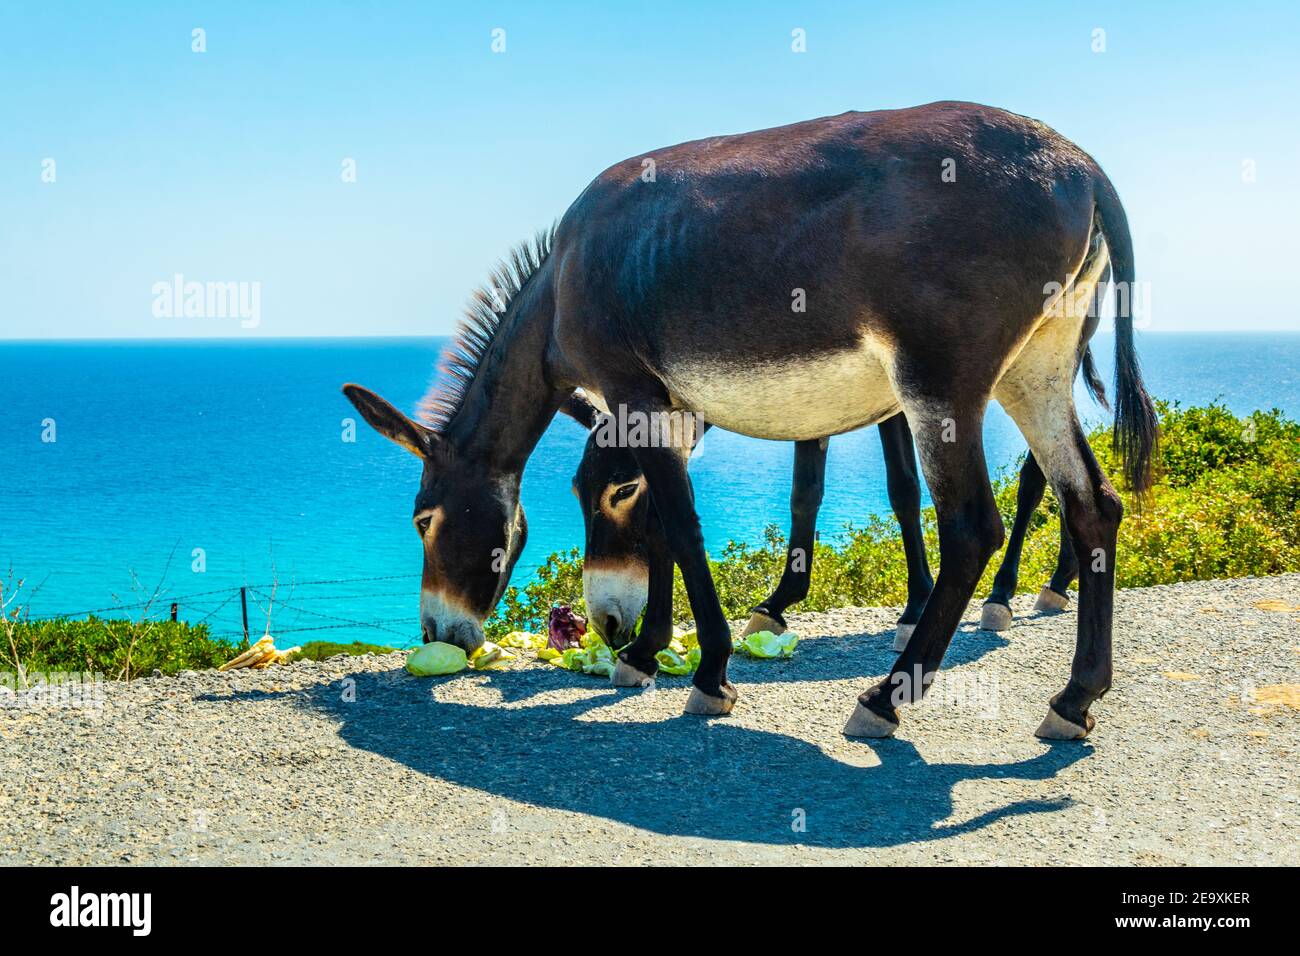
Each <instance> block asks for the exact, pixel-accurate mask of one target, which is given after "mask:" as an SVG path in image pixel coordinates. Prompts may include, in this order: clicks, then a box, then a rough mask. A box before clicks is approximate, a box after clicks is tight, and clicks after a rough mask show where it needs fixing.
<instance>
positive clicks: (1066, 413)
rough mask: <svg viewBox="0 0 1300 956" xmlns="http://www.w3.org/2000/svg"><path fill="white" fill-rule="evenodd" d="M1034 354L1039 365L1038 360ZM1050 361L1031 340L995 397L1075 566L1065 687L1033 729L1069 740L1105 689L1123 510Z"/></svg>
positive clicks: (1065, 382)
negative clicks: (1057, 514) (1046, 484)
mask: <svg viewBox="0 0 1300 956" xmlns="http://www.w3.org/2000/svg"><path fill="white" fill-rule="evenodd" d="M1044 338H1050V337H1048V336H1044ZM1035 352H1037V353H1038V357H1040V358H1041V359H1042V361H1041V362H1038V361H1036V358H1035V354H1034V353H1035ZM1050 356H1051V349H1050V346H1049V345H1048V343H1046V342H1044V343H1042V344H1041V345H1036V344H1035V343H1034V342H1031V343H1030V344H1029V345H1028V346H1027V347H1026V349H1025V352H1024V353H1022V358H1021V360H1020V361H1018V362H1017V365H1016V366H1015V367H1013V368H1012V369H1011V370H1010V371H1009V372H1008V374H1007V375H1006V377H1005V378H1004V379H1003V381H1002V382H1001V383H999V385H998V392H997V398H998V401H999V402H1001V403H1002V405H1003V407H1004V408H1005V409H1006V410H1007V412H1008V413H1009V414H1010V415H1011V417H1012V418H1013V419H1015V422H1016V424H1017V425H1018V426H1019V427H1020V430H1021V432H1023V433H1024V436H1025V439H1026V440H1027V441H1028V442H1029V447H1030V449H1032V450H1033V453H1034V457H1035V458H1036V459H1037V460H1038V463H1039V465H1040V466H1041V467H1042V469H1043V471H1044V473H1046V475H1047V477H1048V480H1050V481H1051V482H1052V487H1053V489H1054V490H1055V491H1056V496H1057V498H1058V499H1059V500H1060V502H1061V510H1062V515H1063V518H1062V520H1063V521H1064V523H1065V526H1066V528H1067V529H1068V533H1069V537H1070V538H1071V539H1072V541H1073V545H1074V552H1075V554H1076V555H1077V556H1078V559H1079V562H1080V565H1081V567H1080V576H1079V618H1078V631H1077V636H1076V639H1075V652H1074V663H1073V665H1072V667H1071V670H1070V681H1069V683H1068V684H1066V686H1065V689H1064V690H1063V691H1061V692H1060V693H1059V694H1057V695H1056V696H1055V697H1053V698H1052V701H1051V706H1050V707H1049V708H1048V711H1047V717H1046V718H1045V719H1044V720H1043V723H1042V725H1041V726H1040V727H1039V728H1038V731H1037V733H1038V736H1040V737H1048V738H1055V739H1070V738H1077V737H1084V736H1086V735H1087V734H1088V732H1089V731H1090V730H1092V728H1093V726H1094V724H1095V721H1094V719H1093V717H1092V716H1091V715H1090V714H1089V713H1088V708H1089V707H1090V706H1091V705H1092V703H1093V702H1094V701H1095V700H1097V699H1098V698H1099V697H1101V696H1102V695H1103V694H1105V693H1106V691H1107V690H1109V689H1110V682H1111V674H1112V662H1111V619H1112V614H1113V609H1114V596H1115V595H1114V591H1115V540H1116V537H1117V534H1118V531H1119V522H1120V518H1121V517H1122V516H1123V512H1124V507H1123V504H1122V503H1121V502H1120V499H1119V495H1117V494H1116V493H1115V489H1114V488H1112V487H1111V485H1110V482H1109V481H1107V480H1106V476H1105V475H1104V474H1102V471H1101V467H1100V466H1099V465H1098V464H1097V459H1096V457H1094V456H1093V454H1092V449H1091V448H1090V447H1088V441H1087V439H1086V438H1085V437H1084V434H1083V429H1082V427H1081V426H1080V425H1079V419H1078V417H1077V416H1076V415H1075V411H1074V400H1073V396H1072V395H1071V388H1070V383H1071V379H1072V375H1071V374H1070V373H1071V372H1072V371H1073V370H1072V369H1071V368H1070V367H1069V366H1068V365H1064V366H1062V367H1060V368H1058V369H1057V370H1056V372H1055V374H1052V373H1051V371H1050V369H1049V365H1050Z"/></svg>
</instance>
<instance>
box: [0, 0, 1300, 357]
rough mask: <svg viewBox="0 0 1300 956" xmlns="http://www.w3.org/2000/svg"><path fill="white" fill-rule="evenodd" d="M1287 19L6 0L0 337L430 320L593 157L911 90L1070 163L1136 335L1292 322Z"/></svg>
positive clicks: (883, 100) (1276, 14) (1033, 6)
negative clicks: (1110, 247)
mask: <svg viewBox="0 0 1300 956" xmlns="http://www.w3.org/2000/svg"><path fill="white" fill-rule="evenodd" d="M1298 9H1300V4H1296V3H1295V2H1294V0H1287V2H1281V0H1278V2H1269V3H1234V4H1197V3H1185V2H1180V3H1173V2H1170V3H1142V4H1134V3H1089V4H1081V3H1077V2H1072V3H1064V2H1062V3H1056V2H1034V3H1002V4H978V3H958V2H954V3H942V4H923V3H899V4H885V3H868V2H854V3H842V4H832V3H805V4H762V3H755V2H734V3H733V2H710V3H700V2H681V3H679V2H672V0H663V2H656V3H653V4H636V3H596V2H589V3H584V4H577V3H546V4H541V3H477V4H469V3H466V4H441V3H436V2H423V3H396V2H393V3H383V2H353V3H346V4H345V3H324V2H320V3H260V2H259V3H251V2H250V3H241V2H220V3H217V2H212V3H165V4H164V3H143V2H127V0H123V2H118V3H111V4H110V3H98V2H90V0H86V2H83V3H63V2H57V0H44V2H39V3H37V2H27V3H18V2H6V3H4V4H3V6H2V7H0V294H3V300H2V304H3V308H2V309H0V337H4V338H12V337H24V338H25V337H82V336H95V337H100V336H192V335H197V336H211V335H246V336H271V335H350V334H415V335H426V334H442V333H445V332H447V331H449V330H450V329H451V328H452V327H453V325H454V323H455V321H456V318H457V316H458V314H459V311H460V307H461V304H462V303H463V302H464V300H465V298H466V296H467V294H468V292H469V291H470V289H471V288H472V287H473V286H474V285H476V284H477V283H479V282H480V281H481V280H482V279H483V278H484V277H485V274H486V270H487V269H488V267H489V266H490V265H491V264H492V263H493V261H494V260H495V259H496V258H497V257H499V256H500V255H501V254H502V253H503V252H505V250H506V249H507V248H508V247H509V246H510V245H511V244H513V243H514V242H515V241H516V240H518V239H521V238H523V237H525V236H528V235H530V234H532V233H533V232H534V231H535V230H536V229H538V228H539V227H542V226H544V225H546V224H548V223H549V222H551V220H552V219H554V218H555V217H556V216H558V215H559V214H561V213H562V212H563V211H564V209H565V208H566V207H567V206H568V204H569V203H570V202H571V201H572V200H573V198H574V197H575V196H576V195H577V194H578V193H579V192H580V191H581V189H582V188H583V186H584V185H585V184H586V183H587V182H588V181H589V180H590V179H591V178H592V176H594V175H595V174H596V173H597V172H599V171H600V170H601V169H602V168H604V167H605V166H607V165H608V164H610V163H611V162H614V161H617V160H619V159H622V158H624V157H627V156H632V155H636V154H638V153H640V152H643V151H645V150H647V149H651V148H654V147H657V146H663V145H668V144H671V143H676V142H681V141H683V140H688V139H693V138H696V137H700V136H706V135H713V134H718V133H726V132H740V131H743V130H749V129H757V128H761V127H766V126H773V125H778V124H781V123H787V122H791V121H794V120H799V119H804V118H808V117H813V116H821V115H826V114H830V113H838V112H841V111H843V110H846V109H876V108H883V107H898V106H906V105H913V104H918V103H925V102H929V101H931V100H936V99H969V100H977V101H981V102H984V103H990V104H994V105H997V106H1003V107H1006V108H1008V109H1011V110H1014V111H1016V112H1021V113H1026V114H1028V115H1031V116H1034V117H1037V118H1039V119H1042V120H1045V121H1046V122H1048V123H1050V124H1051V125H1053V126H1054V127H1056V128H1057V129H1058V130H1060V131H1061V132H1062V133H1064V134H1065V135H1067V136H1069V137H1071V138H1072V139H1074V140H1075V141H1076V142H1078V143H1079V144H1080V145H1081V146H1083V148H1084V149H1086V150H1088V151H1089V152H1091V153H1092V154H1093V155H1094V156H1096V157H1097V159H1098V160H1099V161H1100V162H1101V163H1102V165H1103V166H1104V167H1105V168H1106V169H1107V171H1108V172H1109V174H1110V176H1111V178H1112V179H1113V180H1114V181H1115V183H1116V184H1117V186H1118V187H1119V190H1120V193H1121V195H1122V197H1123V199H1124V201H1125V203H1126V205H1127V207H1128V211H1129V218H1130V220H1131V222H1132V224H1133V227H1134V233H1135V238H1136V243H1137V259H1138V270H1139V276H1140V278H1141V279H1144V280H1148V281H1149V282H1150V283H1151V290H1152V291H1151V295H1152V310H1153V315H1152V326H1151V327H1152V328H1153V329H1155V330H1195V329H1207V330H1208V329H1296V328H1300V311H1298V308H1300V307H1298V306H1297V305H1296V299H1295V295H1294V292H1293V288H1294V284H1295V278H1294V276H1295V272H1296V260H1297V240H1296V235H1297V226H1298V222H1300V215H1298V213H1300V183H1298V182H1297V176H1296V169H1297V164H1298V163H1300V105H1298V103H1300V100H1298V99H1297V95H1296V91H1297V90H1300V53H1298V51H1300V29H1298V25H1300V13H1298V12H1297V10H1298ZM195 27H201V28H203V29H204V30H205V31H206V40H207V52H206V53H202V54H198V53H194V52H191V30H192V29H193V28H195ZM498 27H499V28H503V29H504V30H505V31H506V51H505V52H504V53H501V54H494V53H493V52H492V49H491V42H492V36H491V32H492V30H493V29H494V28H498ZM796 27H799V28H803V29H804V30H805V31H806V34H807V52H806V53H802V54H797V53H793V52H791V49H790V45H791V30H793V29H794V28H796ZM1098 27H1100V28H1102V29H1104V30H1105V31H1106V34H1105V43H1106V51H1105V52H1104V53H1094V52H1093V51H1092V49H1091V47H1092V43H1093V39H1092V34H1093V30H1094V28H1098ZM349 157H350V158H353V159H355V161H356V168H357V182H356V183H354V184H348V183H344V182H342V181H341V177H340V173H341V169H342V167H341V164H342V162H343V160H344V159H345V158H349ZM47 158H52V159H54V160H55V163H56V167H55V171H56V175H57V179H56V181H55V182H54V183H44V182H42V181H41V176H42V169H43V167H42V163H43V161H44V160H45V159H47ZM1244 160H1253V161H1254V163H1255V168H1256V171H1257V180H1256V181H1255V182H1254V183H1246V182H1243V178H1242V164H1243V161H1244ZM175 273H182V274H183V275H184V276H185V277H186V278H187V279H194V280H214V281H243V282H260V283H261V287H260V289H261V292H260V294H261V324H260V326H259V327H258V328H256V329H253V330H246V329H242V328H241V327H240V324H239V322H238V321H237V320H233V319H229V318H227V319H215V318H204V319H195V318H191V319H185V318H158V317H156V316H155V315H154V314H153V310H152V305H153V293H152V291H151V290H152V287H153V285H154V283H156V282H159V281H170V280H171V277H172V276H173V275H174V274H175Z"/></svg>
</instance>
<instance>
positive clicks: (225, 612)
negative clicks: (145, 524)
mask: <svg viewBox="0 0 1300 956" xmlns="http://www.w3.org/2000/svg"><path fill="white" fill-rule="evenodd" d="M540 567H542V565H519V566H517V567H516V572H517V573H518V572H523V573H525V574H527V575H528V576H529V577H531V576H532V575H533V574H534V573H535V572H536V571H537V570H538V569H539V568H540ZM419 581H420V575H419V574H418V573H413V574H383V575H370V576H366V577H355V578H321V579H316V580H308V581H295V580H287V581H280V580H276V581H271V582H265V583H259V584H244V585H231V586H229V587H222V588H211V589H207V590H202V591H189V592H185V593H177V594H173V593H169V592H168V591H166V590H164V589H159V590H158V592H157V593H155V594H154V595H152V596H150V597H146V598H142V599H141V600H130V601H117V602H115V603H113V604H110V605H106V606H104V607H95V608H82V609H78V610H53V611H47V610H44V609H39V610H38V611H36V612H34V613H32V614H31V616H32V617H34V618H39V619H51V618H65V619H72V620H75V619H82V618H87V617H92V616H93V617H108V616H112V617H118V618H120V617H131V618H140V619H142V620H167V619H168V618H170V619H171V620H173V621H182V622H184V623H187V624H190V625H198V624H203V625H205V626H206V627H207V628H208V633H209V635H210V636H211V637H214V638H218V639H221V640H227V641H235V642H238V641H243V640H249V641H256V640H258V639H259V638H260V637H261V636H262V635H263V634H264V633H269V634H271V636H272V637H274V638H276V641H277V643H280V644H284V643H286V642H293V641H297V640H299V638H297V637H295V636H294V635H301V636H302V639H306V640H313V639H316V640H329V639H330V637H331V636H332V635H333V634H338V633H339V632H341V631H347V632H349V634H348V635H347V639H348V640H357V639H360V638H359V637H357V636H356V635H357V633H358V632H362V633H368V634H370V635H372V636H373V638H374V642H375V643H378V644H386V645H393V646H401V645H402V644H414V643H418V641H419V627H420V623H419V616H418V613H417V611H416V608H417V607H418V600H419ZM397 582H406V583H407V584H408V587H406V588H399V587H398V585H397ZM389 599H391V600H392V601H393V602H396V601H398V600H399V599H403V600H405V601H406V602H407V603H408V604H409V607H410V609H411V610H410V612H409V613H404V614H401V615H400V616H392V617H364V616H357V615H349V614H347V613H346V612H343V613H340V612H339V605H340V604H343V605H345V606H346V605H349V604H351V605H361V606H364V605H367V604H369V603H371V602H374V601H386V600H389ZM282 637H283V638H284V640H281V638H282ZM395 639H400V643H395Z"/></svg>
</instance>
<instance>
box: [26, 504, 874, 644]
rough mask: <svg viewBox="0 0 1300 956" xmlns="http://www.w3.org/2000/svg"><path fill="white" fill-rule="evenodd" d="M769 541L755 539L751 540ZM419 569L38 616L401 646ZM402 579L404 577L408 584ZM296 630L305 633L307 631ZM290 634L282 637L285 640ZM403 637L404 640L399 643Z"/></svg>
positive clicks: (520, 570)
mask: <svg viewBox="0 0 1300 956" xmlns="http://www.w3.org/2000/svg"><path fill="white" fill-rule="evenodd" d="M854 533H855V532H854V530H852V529H849V528H842V529H838V530H834V531H823V530H820V529H819V530H818V531H817V533H816V540H817V541H818V542H819V543H821V544H829V545H831V546H841V545H843V544H846V543H848V542H849V541H850V540H851V539H852V536H853V534H854ZM763 546H764V545H762V544H758V543H751V544H750V547H755V548H761V547H763ZM544 566H545V562H544V563H542V564H530V565H524V564H520V565H517V566H516V567H515V574H514V581H513V582H512V583H514V584H516V585H517V586H520V587H522V586H524V585H525V584H526V583H527V582H528V581H529V580H530V579H532V577H533V575H534V574H536V572H537V571H538V570H540V569H541V568H542V567H544ZM419 580H420V575H419V574H418V573H408V574H382V575H368V576H364V577H353V578H320V579H314V580H307V581H296V580H293V579H289V580H285V581H281V580H274V581H269V582H263V583H257V584H243V585H230V586H227V587H221V588H211V589H206V590H202V591H189V592H184V593H178V594H173V593H170V592H169V591H168V590H166V589H165V588H159V589H157V590H156V591H155V593H154V594H152V595H151V596H149V597H145V598H142V599H140V600H130V601H117V602H115V603H113V604H110V605H106V606H104V607H96V608H83V609H79V610H70V611H64V610H59V611H47V610H44V609H43V608H42V609H40V610H39V611H38V612H36V613H33V614H32V615H31V616H32V617H35V618H40V619H49V618H65V619H72V620H75V619H81V618H86V617H91V616H96V617H106V616H110V615H111V616H114V617H132V618H135V617H138V618H140V619H142V620H166V619H167V618H168V617H170V619H171V620H173V621H182V622H184V623H187V624H190V625H199V624H202V625H205V626H206V627H207V628H208V633H209V635H210V636H211V637H214V638H218V639H221V640H226V641H233V642H239V641H243V640H249V641H256V640H257V639H258V638H260V637H261V636H262V635H263V634H265V633H269V634H271V635H272V637H274V638H276V640H277V643H280V644H285V643H291V642H294V641H297V640H300V639H304V640H313V639H314V640H329V639H330V638H331V636H335V635H340V632H344V631H346V632H349V633H348V634H347V635H346V639H347V640H349V641H351V640H359V639H360V637H358V636H357V635H359V634H368V635H370V636H371V637H372V638H373V640H374V643H378V644H385V645H392V646H402V644H414V643H417V642H418V640H419V627H420V623H419V617H418V613H417V611H416V608H417V607H418V597H419ZM398 582H405V584H406V587H401V586H399V585H398ZM389 599H391V600H392V601H393V602H398V601H405V602H407V604H408V606H409V607H410V611H409V612H408V613H403V614H400V615H396V616H391V617H370V618H367V617H364V616H356V615H350V614H347V613H339V607H340V605H343V606H345V607H346V606H349V605H351V606H365V605H367V604H368V603H370V602H374V601H387V600H389ZM294 635H301V638H299V637H295V636H294ZM281 638H283V640H281ZM395 639H400V642H401V643H395Z"/></svg>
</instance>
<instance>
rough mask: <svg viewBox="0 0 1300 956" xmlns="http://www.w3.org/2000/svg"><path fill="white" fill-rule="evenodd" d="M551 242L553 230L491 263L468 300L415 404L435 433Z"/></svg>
mask: <svg viewBox="0 0 1300 956" xmlns="http://www.w3.org/2000/svg"><path fill="white" fill-rule="evenodd" d="M554 240H555V226H554V225H552V226H551V227H550V228H549V229H544V230H542V231H541V232H539V233H538V234H537V235H536V236H534V237H533V239H532V240H531V241H529V240H527V239H525V240H524V241H523V242H521V243H519V244H518V245H517V246H515V247H514V248H513V249H511V250H510V252H509V253H508V254H507V255H506V257H505V258H504V259H502V260H501V261H500V262H498V263H497V265H496V268H494V269H493V270H492V274H491V276H490V277H489V278H488V281H487V283H486V284H484V285H481V286H479V287H478V288H477V289H475V290H474V292H473V293H472V294H471V295H470V298H469V303H468V304H467V305H466V306H465V311H464V313H463V315H462V317H461V321H460V325H459V326H458V327H457V329H456V335H455V337H454V338H453V339H452V342H451V344H450V345H448V346H447V348H446V350H444V351H443V353H442V358H441V359H440V360H439V363H438V373H439V374H438V377H437V379H436V380H435V381H434V383H433V385H431V386H430V387H429V391H428V393H427V394H425V396H424V398H423V399H421V400H420V405H419V416H420V418H421V419H422V420H423V421H424V423H425V424H426V425H428V426H429V427H430V428H432V429H433V430H434V431H435V432H441V431H442V430H443V429H444V428H446V427H447V425H448V424H449V423H450V422H451V420H452V419H453V418H455V417H456V412H458V411H459V410H460V406H461V403H462V402H464V400H465V394H466V392H467V391H468V390H469V387H470V384H471V383H473V381H474V376H475V375H477V374H478V370H479V366H480V364H481V363H482V361H483V356H484V355H486V354H487V351H488V349H489V348H490V347H491V345H492V343H493V342H494V341H496V337H497V335H498V333H500V332H501V328H502V323H503V320H504V319H505V316H506V315H507V314H509V312H510V306H511V305H512V304H513V303H514V301H515V299H516V298H517V297H518V296H519V293H520V292H522V291H523V288H524V286H525V285H527V284H528V280H529V279H531V278H532V277H533V276H534V275H535V274H536V273H537V270H538V269H540V268H541V267H542V263H543V262H545V261H546V257H547V256H549V255H550V254H551V244H552V243H553V242H554Z"/></svg>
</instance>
